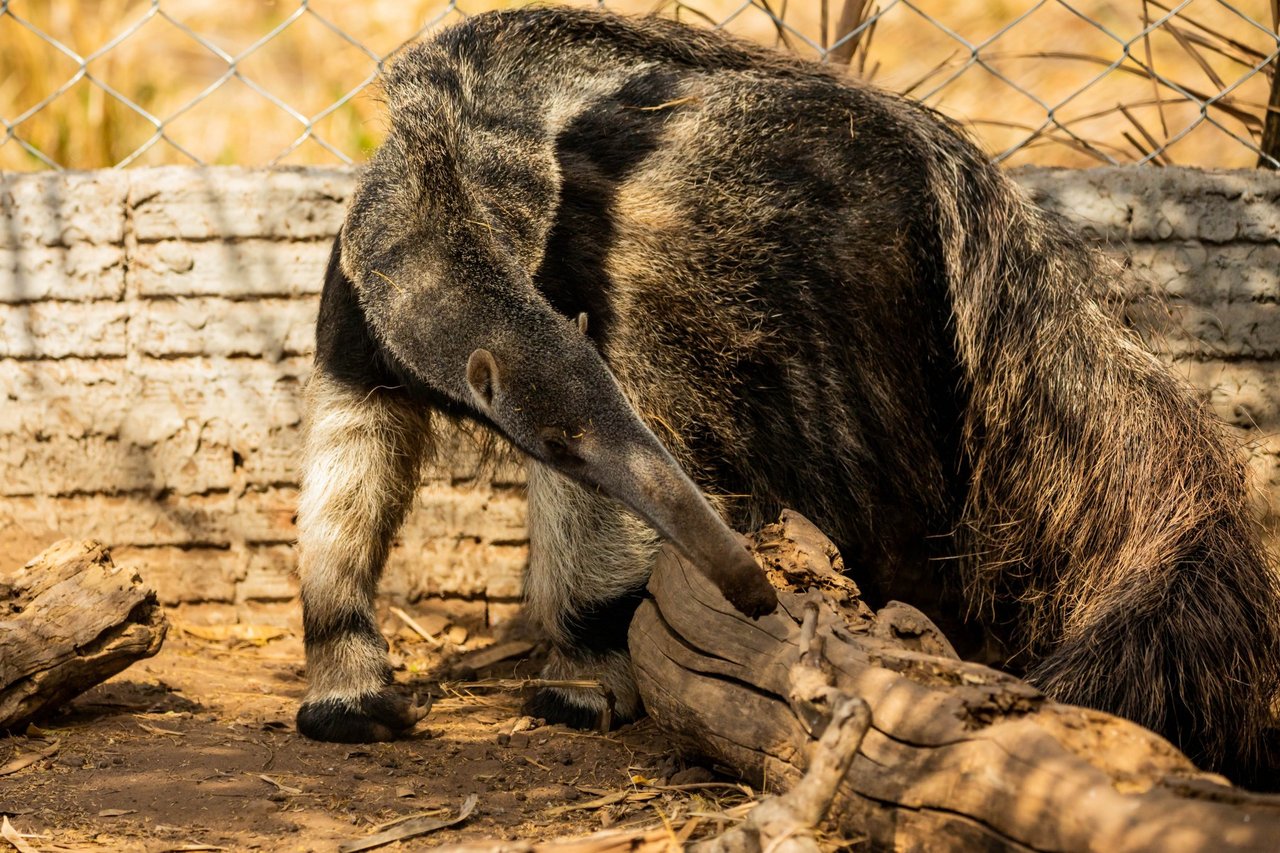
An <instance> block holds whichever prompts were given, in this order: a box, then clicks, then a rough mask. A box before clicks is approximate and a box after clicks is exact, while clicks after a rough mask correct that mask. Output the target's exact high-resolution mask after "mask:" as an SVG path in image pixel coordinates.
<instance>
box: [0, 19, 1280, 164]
mask: <svg viewBox="0 0 1280 853" xmlns="http://www.w3.org/2000/svg"><path fill="white" fill-rule="evenodd" d="M502 5H504V4H502V3H501V2H489V3H486V2H475V3H468V2H465V0H453V2H443V3H442V2H439V0H434V2H415V0H381V2H379V0H373V2H364V3H350V2H323V1H322V0H275V2H270V0H97V2H92V3H90V2H51V0H34V1H33V2H20V0H0V169H15V170H30V169H41V168H53V169H60V168H74V169H84V168H97V167H106V166H130V165H148V164H149V165H157V164H168V163H196V164H207V163H235V164H240V165H264V164H288V163H351V162H355V161H359V160H362V159H363V158H364V157H365V156H366V155H367V154H368V152H369V151H370V150H371V149H372V148H373V147H374V146H375V145H376V144H377V142H378V140H379V138H380V135H381V130H380V119H379V110H380V107H379V104H378V103H377V97H376V91H377V86H376V80H377V75H378V73H379V71H380V70H381V69H382V68H383V67H384V66H385V65H386V64H387V63H388V62H390V61H394V57H395V55H396V53H397V52H398V51H399V50H400V49H401V48H402V47H403V46H404V45H405V44H407V43H409V42H412V41H414V40H416V39H419V38H421V37H423V36H424V35H426V34H428V33H430V32H431V31H432V30H434V29H435V28H437V27H440V26H445V25H447V24H449V23H452V22H456V21H458V20H461V19H463V18H465V17H466V16H468V15H471V14H476V13H478V12H481V11H485V10H487V9H490V8H497V7H500V6H502ZM600 5H603V6H606V7H608V8H610V9H614V10H616V11H619V12H623V13H629V14H635V13H656V14H663V15H668V16H672V17H675V18H678V19H680V20H684V21H688V22H690V23H694V24H698V25H703V26H709V27H715V28H720V29H726V30H728V31H730V32H733V33H735V34H738V35H741V36H744V37H747V38H752V39H755V40H757V41H762V42H765V43H768V44H773V45H776V46H778V47H779V48H780V49H783V50H790V51H794V52H796V53H799V54H801V55H804V56H807V57H810V58H813V59H816V60H819V61H825V62H831V63H838V64H841V65H847V66H848V67H849V68H850V70H851V73H853V74H856V75H859V76H861V77H864V78H866V79H870V80H872V81H874V82H876V83H877V84H879V85H882V86H884V87H886V88H889V89H893V90H896V91H899V92H903V93H905V94H908V95H910V96H912V97H915V98H918V99H920V100H923V101H924V102H926V103H928V104H930V105H932V106H934V107H936V108H937V109H939V110H941V111H942V112H944V113H946V114H948V115H951V116H952V117H954V118H956V119H959V120H960V121H961V122H963V123H965V124H967V125H968V126H969V127H970V128H971V130H972V132H973V133H974V134H975V136H976V137H977V138H978V139H979V140H980V141H981V142H982V144H984V145H985V146H986V148H987V149H988V150H989V151H990V153H991V154H992V156H993V157H995V158H996V159H997V160H999V161H1001V162H1005V163H1009V164H1019V163H1039V164H1053V165H1068V166H1085V165H1098V164H1112V163H1122V162H1138V163H1154V164H1160V165H1165V164H1174V163H1181V164H1186V165H1196V166H1207V167H1214V166H1216V167H1244V166H1255V165H1257V166H1265V167H1270V168H1277V167H1280V85H1278V84H1277V66H1278V65H1280V59H1278V58H1277V57H1280V36H1277V19H1278V18H1280V10H1278V5H1280V0H1250V2H1245V0H1234V2H1228V0H1183V1H1182V2H1176V0H1073V2H1066V0H1026V2H1014V0H960V2H956V0H932V1H931V0H747V2H743V0H705V1H704V0H692V2H684V0H676V2H658V3H657V4H656V5H655V4H653V3H652V2H648V3H646V2H643V0H609V2H602V3H600Z"/></svg>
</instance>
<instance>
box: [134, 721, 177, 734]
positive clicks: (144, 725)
mask: <svg viewBox="0 0 1280 853" xmlns="http://www.w3.org/2000/svg"><path fill="white" fill-rule="evenodd" d="M138 728H140V729H142V730H144V731H148V732H152V733H154V734H158V735H172V736H173V737H183V733H182V732H175V731H174V730H173V729H162V728H160V727H159V726H153V725H151V724H150V723H144V722H142V721H141V720H139V721H138Z"/></svg>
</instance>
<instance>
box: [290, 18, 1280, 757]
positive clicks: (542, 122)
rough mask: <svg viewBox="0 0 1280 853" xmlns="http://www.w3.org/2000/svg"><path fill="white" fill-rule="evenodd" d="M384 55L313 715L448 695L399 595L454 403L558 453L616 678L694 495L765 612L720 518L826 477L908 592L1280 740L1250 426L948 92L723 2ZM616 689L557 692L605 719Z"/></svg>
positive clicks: (593, 646) (1036, 677)
mask: <svg viewBox="0 0 1280 853" xmlns="http://www.w3.org/2000/svg"><path fill="white" fill-rule="evenodd" d="M385 94H386V100H387V103H388V106H389V111H390V131H389V135H388V137H387V140H386V142H385V143H384V144H383V145H382V146H381V148H380V149H379V150H378V151H377V153H376V154H375V155H374V156H373V158H372V160H371V162H370V163H369V165H368V168H367V170H366V171H365V172H364V174H363V177H362V178H361V180H360V183H359V187H358V189H357V191H356V193H355V196H354V198H353V200H352V202H351V205H350V210H349V212H348V215H347V219H346V222H345V224H344V226H343V229H342V234H341V236H340V237H339V239H338V240H337V242H336V243H335V245H334V249H333V255H332V260H331V261H330V265H329V270H328V277H327V280H326V282H325V287H324V295H323V300H322V305H321V311H320V319H319V325H318V328H317V350H316V358H315V371H314V374H313V376H312V377H311V379H310V381H309V383H308V387H307V406H308V409H307V421H308V424H307V434H306V439H305V462H304V471H303V491H302V497H301V505H300V510H299V519H298V524H299V532H300V549H301V569H302V581H303V588H302V598H303V608H304V617H305V626H306V646H307V667H308V674H309V677H310V690H309V692H308V694H307V696H306V699H305V701H304V703H303V705H302V708H301V710H300V711H299V714H298V726H299V728H300V729H301V731H302V732H303V733H304V734H307V735H309V736H311V737H314V738H320V739H325V740H339V741H360V740H369V739H379V738H388V737H392V736H394V735H395V734H397V733H398V732H400V731H402V730H404V729H405V728H406V727H408V726H411V725H412V724H413V722H415V721H416V720H417V718H418V717H419V716H420V715H421V712H420V711H419V710H418V709H417V708H416V707H413V706H410V705H409V704H408V703H407V702H405V701H404V700H402V699H400V698H399V697H398V696H397V695H396V694H395V693H393V692H392V691H391V690H390V689H389V688H388V687H387V684H388V680H389V670H388V665H387V657H386V644H385V642H384V641H383V640H382V638H381V637H380V635H379V634H378V631H377V629H376V627H375V623H374V614H373V598H374V593H375V589H376V586H377V582H378V577H379V574H380V572H381V568H382V565H383V562H384V560H385V557H386V554H387V549H388V547H389V543H390V541H391V539H392V537H393V535H394V534H395V532H396V530H397V527H398V526H399V524H400V522H401V520H402V519H403V517H404V514H405V511H406V508H407V506H408V505H409V503H410V498H411V496H412V495H413V493H414V489H415V484H416V482H417V475H418V472H419V468H420V465H421V464H422V463H423V462H424V460H425V459H426V458H427V457H428V456H429V455H430V448H431V432H432V424H431V419H432V418H435V417H439V416H444V417H446V418H454V419H461V420H463V421H468V422H472V423H478V424H480V425H482V426H483V427H486V428H488V429H490V430H492V431H493V432H494V433H496V434H497V435H499V436H500V437H501V438H503V439H505V440H506V442H509V443H510V444H511V445H513V446H514V447H515V448H517V449H518V450H520V451H522V452H523V453H524V454H526V455H527V456H528V457H529V460H530V462H529V487H528V491H529V503H530V506H529V527H530V531H529V534H530V540H531V549H530V565H529V570H528V575H527V579H526V584H525V595H526V606H527V611H528V612H529V613H530V614H531V615H532V616H533V618H534V619H535V620H536V621H537V622H538V623H539V624H540V626H541V627H542V628H543V629H545V631H546V632H547V633H548V634H549V635H550V637H551V639H552V643H553V651H552V655H551V659H550V661H549V663H548V664H547V668H546V672H545V674H546V675H547V676H548V677H553V678H566V677H587V676H590V677H596V678H601V679H603V680H604V682H605V683H606V684H607V685H608V686H609V687H610V688H611V689H612V691H613V693H614V694H615V695H616V697H617V702H618V709H617V710H618V715H619V716H620V717H621V718H623V719H626V718H628V717H633V716H635V715H637V714H639V713H640V712H641V706H640V701H639V698H638V696H637V693H636V689H635V684H634V681H633V678H632V675H631V671H630V665H629V661H628V658H627V654H626V624H627V621H628V619H629V617H630V614H631V612H632V611H633V609H634V607H635V606H636V604H637V601H638V600H639V598H640V596H641V595H642V594H643V588H644V584H645V580H646V576H647V575H648V573H649V571H650V568H651V566H652V565H653V562H654V559H655V555H656V549H657V548H658V547H659V544H660V538H659V535H660V534H661V536H663V537H665V538H667V539H669V540H671V541H673V542H674V543H675V544H676V545H677V546H678V547H680V548H681V549H682V550H684V551H685V552H686V553H688V554H689V555H690V557H691V558H693V559H694V560H695V562H696V563H697V564H699V565H700V566H703V567H705V568H706V570H707V571H708V572H709V573H710V574H711V575H712V576H713V578H714V579H715V580H716V581H717V582H718V583H719V584H720V587H721V588H722V589H723V590H724V591H725V593H726V595H727V596H728V597H729V598H730V600H731V601H732V602H733V603H735V604H736V605H737V606H739V608H740V609H742V610H744V611H745V612H749V613H759V612H762V611H767V610H769V609H770V608H771V607H772V606H773V596H772V590H771V589H770V588H768V587H767V585H766V584H765V583H764V582H763V580H762V578H761V575H760V573H759V572H758V571H757V570H756V569H755V567H754V564H753V563H752V562H751V560H750V557H749V555H747V553H746V551H745V550H744V549H743V548H742V546H741V544H739V543H740V540H739V539H737V538H736V537H735V534H733V533H732V532H731V531H730V530H729V527H726V525H725V521H727V522H728V525H729V526H731V527H734V528H738V529H749V528H753V527H755V526H757V525H759V524H761V523H762V522H765V521H769V520H772V519H773V518H774V517H775V515H776V513H777V512H778V511H779V509H780V508H781V507H794V508H796V509H798V510H799V511H801V512H802V513H804V514H805V515H807V516H808V517H809V518H811V519H812V520H813V521H814V522H815V523H817V524H818V525H819V526H820V527H822V528H823V529H824V530H826V531H828V532H829V534H830V535H831V536H832V538H833V539H834V540H835V542H836V543H837V544H838V545H839V547H840V548H841V550H842V551H843V553H844V555H845V557H846V559H847V561H848V565H850V566H851V567H853V568H854V571H855V572H856V573H857V579H858V580H859V582H860V583H861V584H862V586H863V588H864V590H865V592H866V593H867V595H868V598H869V600H870V601H871V602H872V603H873V604H874V603H876V602H882V601H884V600H886V599H888V598H889V597H891V596H895V597H900V598H903V599H905V600H907V601H910V602H912V603H915V604H916V605H918V606H920V607H921V608H923V609H924V610H925V611H926V612H928V613H930V615H932V616H934V617H935V618H937V619H938V620H939V621H940V622H941V624H942V625H943V626H944V628H945V629H946V630H947V631H948V632H949V633H953V634H954V635H957V636H961V637H963V636H964V634H965V632H966V631H967V630H969V629H972V628H974V627H975V626H977V627H980V628H981V629H983V631H984V632H985V633H986V635H987V636H988V639H989V638H990V637H996V638H1001V639H1002V640H1003V642H1004V643H1005V645H1004V649H1005V656H1006V658H1007V662H1008V663H1009V664H1010V665H1011V666H1014V667H1016V668H1020V669H1021V670H1022V671H1024V672H1025V675H1026V677H1027V678H1028V679H1029V680H1030V681H1031V682H1033V683H1035V684H1037V685H1039V686H1041V687H1042V688H1043V689H1044V690H1046V691H1047V692H1048V693H1050V694H1051V695H1053V696H1055V697H1057V698H1058V699H1061V700H1063V701H1066V702H1072V703H1077V704H1081V705H1088V706H1091V707H1094V708H1100V709H1104V710H1107V711H1112V712H1115V713H1117V714H1122V715H1124V716H1127V717H1129V718H1131V719H1133V720H1136V721H1138V722H1140V723H1143V724H1145V725H1147V726H1150V727H1151V728H1153V729H1155V730H1156V731H1159V732H1161V733H1163V734H1165V735H1166V736H1168V737H1169V738H1171V739H1172V740H1174V741H1175V742H1176V743H1177V744H1179V745H1180V746H1182V747H1183V748H1184V749H1186V750H1187V751H1189V753H1190V754H1191V755H1192V756H1193V757H1195V758H1196V759H1198V760H1200V761H1202V762H1203V763H1205V764H1206V765H1208V766H1210V767H1215V768H1223V769H1226V770H1228V771H1230V772H1232V773H1234V774H1236V775H1237V777H1240V776H1243V775H1245V774H1247V772H1248V769H1249V768H1251V767H1254V766H1256V765H1257V762H1258V759H1259V754H1260V743H1261V733H1262V732H1263V730H1264V728H1265V727H1266V725H1267V723H1268V719H1269V703H1270V700H1271V699H1272V697H1273V696H1274V695H1275V694H1276V690H1277V684H1278V679H1280V627H1278V626H1280V616H1278V611H1280V596H1278V595H1277V583H1276V579H1275V577H1274V576H1273V574H1272V572H1271V569H1270V568H1269V566H1268V565H1267V563H1266V561H1265V559H1264V554H1263V551H1262V548H1261V546H1260V540H1259V536H1258V533H1257V531H1256V530H1255V526H1254V523H1253V522H1252V521H1251V518H1250V514H1249V511H1248V510H1247V507H1246V497H1245V479H1244V469H1243V466H1242V464H1241V463H1240V461H1239V459H1238V458H1237V456H1236V453H1235V450H1234V449H1233V448H1232V447H1231V445H1230V443H1229V442H1228V441H1227V439H1226V438H1225V436H1224V430H1223V428H1222V427H1221V426H1220V424H1219V423H1218V422H1216V421H1215V420H1214V418H1213V417H1212V416H1211V415H1210V414H1209V413H1208V412H1207V411H1206V408H1205V406H1204V405H1202V403H1201V402H1199V401H1198V400H1197V398H1196V396H1195V395H1194V394H1193V392H1192V391H1191V390H1190V389H1189V388H1188V387H1187V386H1186V385H1185V384H1184V383H1183V382H1181V381H1179V380H1178V379H1176V378H1175V377H1174V376H1172V375H1171V374H1170V372H1169V371H1168V370H1167V369H1166V368H1165V367H1163V366H1162V365H1161V364H1160V363H1159V362H1158V361H1157V359H1156V358H1155V357H1154V356H1153V355H1152V354H1151V353H1150V352H1148V351H1147V350H1145V349H1144V348H1143V346H1142V345H1141V344H1140V342H1139V341H1138V340H1137V338H1136V337H1135V335H1134V334H1133V333H1132V332H1131V331H1129V330H1127V329H1126V327H1125V325H1124V324H1123V323H1122V322H1121V321H1120V320H1119V319H1118V318H1117V317H1116V316H1115V311H1114V309H1113V308H1110V307H1108V306H1110V305H1113V304H1114V301H1115V300H1114V299H1111V298H1110V297H1112V296H1114V294H1115V292H1116V291H1115V288H1116V282H1117V281H1118V280H1119V277H1120V276H1121V274H1122V273H1121V270H1120V269H1119V268H1118V267H1117V265H1116V264H1114V263H1112V262H1110V261H1108V260H1107V259H1105V258H1104V257H1103V256H1102V255H1100V254H1099V253H1098V252H1097V251H1095V250H1093V249H1091V248H1089V247H1087V246H1086V245H1085V244H1084V243H1083V242H1082V240H1081V239H1080V237H1079V236H1077V235H1076V234H1074V233H1072V230H1071V229H1070V228H1069V227H1067V226H1065V225H1064V224H1063V223H1062V222H1060V221H1059V220H1058V219H1056V218H1055V217H1053V216H1051V215H1048V214H1047V213H1045V212H1044V211H1042V210H1040V209H1038V208H1037V207H1035V206H1034V205H1033V204H1031V203H1030V202H1029V201H1028V199H1027V198H1026V196H1025V195H1024V194H1023V193H1022V192H1021V191H1019V189H1018V188H1017V187H1016V186H1015V185H1014V184H1013V183H1012V182H1011V181H1010V180H1009V179H1007V178H1006V177H1004V176H1003V175H1002V174H1001V173H1000V172H999V171H998V170H997V169H996V168H994V167H993V166H992V165H991V164H990V163H989V162H988V161H987V159H986V158H985V157H984V156H983V155H982V154H981V153H980V152H979V151H978V149H977V148H976V147H975V146H974V145H973V144H972V143H971V142H970V141H969V140H967V139H966V138H965V136H964V134H963V133H961V132H960V131H959V130H958V129H957V128H956V127H955V126H954V125H953V124H951V123H950V122H948V121H947V120H945V119H943V118H941V117H940V116H938V115H937V114H936V113H934V112H932V111H930V110H929V109H927V108H926V107H923V106H921V105H920V104H917V103H913V102H911V101H909V100H906V99H904V98H901V97H898V96H895V95H892V94H888V93H885V92H882V91H879V90H877V89H875V88H874V87H872V86H869V85H866V84H864V83H860V82H858V81H857V80H853V79H848V78H846V77H843V76H841V75H840V74H839V73H838V72H837V71H836V70H834V69H831V68H829V67H824V66H821V65H817V64H813V63H810V62H806V61H802V60H799V59H795V58H791V57H787V56H784V55H781V54H779V53H776V52H772V51H769V50H766V49H763V48H760V47H756V46H753V45H750V44H746V43H744V42H741V41H737V40H735V39H733V38H730V37H727V36H725V35H722V34H718V33H713V32H706V31H702V30H698V29H693V28H689V27H686V26H682V25H679V24H676V23H672V22H668V21H662V20H655V19H626V18H621V17H615V16H612V15H608V14H604V13H599V12H589V11H570V10H567V9H534V10H521V11H509V12H499V13H493V14H485V15H480V16H478V17H475V18H472V19H470V20H468V21H466V22H465V23H463V24H460V25H458V26H455V27H453V28H451V29H447V30H445V31H443V32H441V33H440V34H439V35H437V36H435V37H434V38H432V39H431V40H429V41H427V42H426V43H424V44H420V45H417V46H415V47H413V48H412V49H410V50H408V51H407V52H406V53H405V54H404V56H403V57H402V58H401V59H400V60H399V61H398V62H396V64H395V66H394V68H393V69H392V70H391V71H390V73H389V74H388V75H387V77H386V80H385ZM694 483H696V484H697V485H696V486H695V485H694ZM704 493H705V497H704ZM713 507H714V509H713ZM633 513H634V514H633ZM722 518H723V519H724V520H722ZM655 531H656V532H655ZM972 639H974V641H975V643H976V642H977V641H978V640H979V639H981V638H978V637H976V636H975V637H973V638H972ZM984 644H985V646H986V647H987V648H990V647H991V643H990V642H987V641H984ZM600 701H601V700H600V699H599V698H598V697H597V696H594V695H588V694H585V693H575V692H573V691H566V690H558V689H547V690H543V691H542V692H541V693H540V694H538V695H537V697H536V698H535V699H534V701H533V709H534V711H535V712H536V713H537V714H539V715H542V716H545V717H546V718H548V719H550V720H559V721H565V722H569V723H577V724H582V723H585V722H588V721H592V720H594V719H595V716H596V712H597V711H598V710H599V707H598V705H597V703H599V702H600Z"/></svg>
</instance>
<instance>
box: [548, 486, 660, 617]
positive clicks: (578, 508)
mask: <svg viewBox="0 0 1280 853" xmlns="http://www.w3.org/2000/svg"><path fill="white" fill-rule="evenodd" d="M528 477H529V569H528V571H527V572H526V573H525V579H524V596H525V612H526V613H527V614H528V615H529V616H530V618H531V619H532V620H533V621H534V622H535V624H537V625H539V626H540V627H541V628H542V629H543V630H545V631H546V632H547V634H548V635H549V636H550V637H551V639H552V640H553V641H556V640H563V639H564V634H565V625H566V620H568V619H572V618H573V615H574V614H575V613H579V612H581V611H582V610H583V609H585V608H586V607H588V606H589V605H591V604H594V603H597V602H608V601H611V600H614V599H616V598H619V597H621V596H623V595H625V594H626V593H628V592H630V591H632V590H634V589H635V588H636V587H637V586H639V585H640V584H643V583H644V581H645V579H646V578H648V576H649V572H650V571H651V570H652V569H653V565H654V562H655V560H657V556H658V549H659V547H660V546H661V544H662V543H661V540H660V538H659V537H658V534H657V533H655V532H654V531H653V529H652V528H650V527H649V526H648V525H647V524H645V523H644V522H643V521H641V520H640V519H638V518H636V517H635V516H634V515H632V514H631V513H630V512H629V511H628V510H626V509H625V508H624V507H623V506H622V505H621V504H619V503H618V502H616V501H614V500H611V499H609V498H606V497H603V496H601V495H598V494H595V493H593V492H589V491H587V490H586V489H583V488H582V487H581V486H578V485H577V484H576V483H573V482H572V481H570V480H568V479H566V478H565V477H562V476H561V475H560V474H557V473H556V472H554V471H551V470H550V469H548V468H546V467H544V466H542V465H540V464H538V463H537V462H533V461H530V462H529V474H528Z"/></svg>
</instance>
